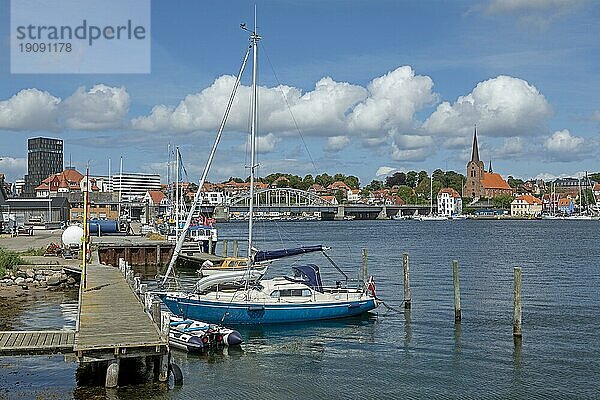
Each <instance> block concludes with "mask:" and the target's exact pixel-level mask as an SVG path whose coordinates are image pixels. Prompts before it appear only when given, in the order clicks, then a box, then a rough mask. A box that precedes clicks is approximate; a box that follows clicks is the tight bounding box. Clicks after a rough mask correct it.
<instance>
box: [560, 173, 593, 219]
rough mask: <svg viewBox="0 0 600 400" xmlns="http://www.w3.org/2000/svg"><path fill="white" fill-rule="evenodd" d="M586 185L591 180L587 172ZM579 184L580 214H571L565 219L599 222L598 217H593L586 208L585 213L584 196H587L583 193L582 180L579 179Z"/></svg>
mask: <svg viewBox="0 0 600 400" xmlns="http://www.w3.org/2000/svg"><path fill="white" fill-rule="evenodd" d="M585 177H586V181H587V182H586V185H587V184H588V183H589V179H588V177H587V172H586V176H585ZM577 182H578V186H579V213H577V214H571V215H568V216H566V217H565V219H569V220H576V221H592V220H597V219H598V217H594V216H592V215H590V214H589V210H588V209H587V208H586V210H585V211H582V210H583V202H582V195H585V193H584V192H582V190H581V178H579V179H578V180H577ZM586 203H587V198H586Z"/></svg>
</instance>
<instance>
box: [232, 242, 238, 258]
mask: <svg viewBox="0 0 600 400" xmlns="http://www.w3.org/2000/svg"><path fill="white" fill-rule="evenodd" d="M233 256H234V257H235V258H237V256H238V241H237V239H234V240H233Z"/></svg>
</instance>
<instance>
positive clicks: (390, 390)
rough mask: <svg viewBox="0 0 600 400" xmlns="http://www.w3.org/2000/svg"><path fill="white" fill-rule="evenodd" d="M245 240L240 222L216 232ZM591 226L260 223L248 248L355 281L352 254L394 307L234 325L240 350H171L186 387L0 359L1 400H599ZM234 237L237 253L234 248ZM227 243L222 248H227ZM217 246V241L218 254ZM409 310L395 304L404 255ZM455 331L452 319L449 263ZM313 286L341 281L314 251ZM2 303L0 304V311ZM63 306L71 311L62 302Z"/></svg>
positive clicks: (40, 314)
mask: <svg viewBox="0 0 600 400" xmlns="http://www.w3.org/2000/svg"><path fill="white" fill-rule="evenodd" d="M218 228H219V236H220V240H222V239H229V240H231V239H238V238H243V237H246V229H247V228H246V224H244V223H243V222H237V223H228V224H219V226H218ZM599 243H600V222H598V221H504V220H497V221H496V220H492V221H474V220H464V221H432V222H416V221H340V222H334V221H310V222H308V221H289V222H275V221H271V222H259V223H258V224H257V229H256V244H255V246H256V247H260V248H261V249H262V248H264V249H267V248H268V249H274V248H282V247H286V246H287V247H289V246H294V245H298V244H304V245H309V244H323V245H327V246H330V247H331V248H332V249H331V250H330V251H329V254H330V255H331V256H332V258H333V259H334V260H335V261H336V263H337V264H338V265H340V267H342V269H343V270H344V271H345V272H346V273H347V275H348V278H349V280H350V282H349V284H350V285H356V284H357V274H358V272H359V270H360V269H361V250H362V248H367V249H368V269H369V274H371V275H373V276H374V277H375V282H376V288H377V294H378V296H379V297H381V298H382V299H383V300H384V301H385V302H386V303H387V304H388V305H389V306H390V307H391V308H392V309H388V308H385V307H379V308H378V310H377V313H374V314H372V315H370V316H366V317H364V318H358V319H350V320H339V321H327V322H316V323H306V324H294V325H287V326H264V327H256V328H239V330H240V332H241V333H242V335H243V336H244V339H245V343H244V344H243V345H242V347H241V348H239V349H230V350H225V351H223V352H219V353H215V354H208V355H189V354H185V353H180V352H174V360H175V362H176V363H177V364H178V365H179V366H180V367H181V369H182V371H183V374H184V379H185V381H184V385H183V386H181V387H175V388H170V389H168V388H166V387H164V385H145V386H136V387H126V388H119V389H114V390H106V389H104V388H81V387H80V388H78V387H77V384H76V379H75V371H76V364H75V363H74V362H72V361H66V362H65V361H64V359H63V357H62V356H35V357H0V399H1V398H7V399H13V398H16V399H21V398H22V399H29V398H56V399H63V398H77V399H79V398H81V399H88V398H97V399H103V398H111V399H137V398H140V399H141V398H144V399H198V398H211V397H212V398H221V399H234V398H236V399H239V398H259V397H260V398H265V399H295V398H310V399H346V398H372V399H401V398H409V399H413V398H414V399H430V398H444V399H445V398H497V399H535V398H539V399H542V398H544V399H545V398H578V399H585V398H589V399H592V398H598V397H600V339H599V338H598V332H599V331H600V318H599V312H598V310H599V309H600V291H599V290H598V288H599V287H600V272H599V261H598V260H599V259H600V251H599V247H598V244H599ZM244 246H245V245H244V243H243V242H242V241H240V246H239V247H240V251H241V252H244V249H245V247H244ZM231 248H232V246H231V243H230V245H229V249H230V251H231ZM219 251H220V246H219V247H218V252H219ZM403 252H407V253H409V256H410V274H411V292H412V309H411V311H404V309H403V306H402V298H403V289H402V282H403V278H402V253H403ZM454 259H457V260H458V261H459V269H460V285H461V306H462V323H460V325H455V323H454V310H453V289H452V260H454ZM293 262H294V263H318V264H319V265H320V266H321V268H322V274H323V277H324V281H327V282H329V283H333V282H334V281H336V280H339V281H342V282H343V281H344V277H343V276H341V275H339V274H338V273H337V272H336V271H335V269H333V268H331V267H329V265H328V262H327V260H325V259H324V258H322V257H320V256H319V255H318V254H310V255H305V256H304V257H302V258H300V259H294V260H285V261H284V260H280V261H278V262H277V263H276V264H274V265H273V267H272V268H271V269H270V271H269V275H270V276H274V275H281V274H289V273H290V268H289V267H290V265H291V264H290V263H293ZM514 266H521V267H522V270H523V338H522V341H520V342H515V341H514V340H513V336H512V307H513V268H514ZM3 304H4V303H3ZM74 305H75V307H74ZM74 313H76V298H75V297H73V296H64V295H63V296H60V295H57V294H48V295H47V296H46V297H44V298H43V299H42V300H39V301H38V300H35V301H33V300H32V301H27V302H26V303H24V304H21V308H20V309H19V310H18V312H16V313H14V314H11V315H10V316H7V317H4V318H5V319H6V320H5V321H3V323H4V325H5V326H10V327H11V328H12V329H38V328H52V329H61V328H63V327H67V328H68V327H71V328H73V327H74V319H73V318H74Z"/></svg>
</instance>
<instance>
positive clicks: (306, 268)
mask: <svg viewBox="0 0 600 400" xmlns="http://www.w3.org/2000/svg"><path fill="white" fill-rule="evenodd" d="M292 270H293V271H294V277H293V278H292V280H293V281H294V282H301V283H304V284H305V285H306V286H309V287H311V288H313V289H314V290H316V291H318V292H321V293H323V283H322V282H321V273H320V272H319V267H317V266H316V265H314V264H308V265H300V266H297V267H292Z"/></svg>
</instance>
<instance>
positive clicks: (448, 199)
mask: <svg viewBox="0 0 600 400" xmlns="http://www.w3.org/2000/svg"><path fill="white" fill-rule="evenodd" d="M437 208H438V214H439V215H443V216H445V217H451V216H453V215H460V214H461V213H462V198H461V197H460V194H458V192H457V191H456V190H454V189H452V188H443V189H441V190H440V191H439V192H438V195H437Z"/></svg>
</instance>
